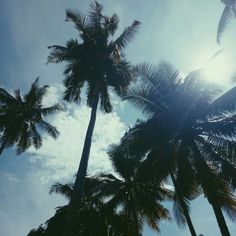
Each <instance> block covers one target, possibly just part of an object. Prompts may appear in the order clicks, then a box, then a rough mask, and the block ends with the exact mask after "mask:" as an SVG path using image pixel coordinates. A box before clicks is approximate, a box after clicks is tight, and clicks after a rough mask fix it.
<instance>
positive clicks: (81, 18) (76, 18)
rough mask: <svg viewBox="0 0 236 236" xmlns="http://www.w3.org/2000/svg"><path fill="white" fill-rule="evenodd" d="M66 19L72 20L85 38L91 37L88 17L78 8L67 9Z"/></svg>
mask: <svg viewBox="0 0 236 236" xmlns="http://www.w3.org/2000/svg"><path fill="white" fill-rule="evenodd" d="M66 20H67V21H72V22H73V23H74V25H75V28H76V29H77V30H78V31H79V33H80V36H81V38H82V39H84V40H88V39H90V36H89V33H88V23H87V17H86V16H85V15H83V14H82V13H79V12H78V11H76V10H72V9H66Z"/></svg>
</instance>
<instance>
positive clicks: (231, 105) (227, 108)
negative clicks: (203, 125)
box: [207, 87, 236, 116]
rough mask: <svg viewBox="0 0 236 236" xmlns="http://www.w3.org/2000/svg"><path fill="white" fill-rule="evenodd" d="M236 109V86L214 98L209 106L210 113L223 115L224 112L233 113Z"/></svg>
mask: <svg viewBox="0 0 236 236" xmlns="http://www.w3.org/2000/svg"><path fill="white" fill-rule="evenodd" d="M235 110H236V87H233V88H231V89H230V90H228V91H227V92H225V93H224V94H222V95H221V96H220V97H218V98H217V99H216V100H214V101H213V102H212V103H211V104H210V105H209V106H208V107H207V112H208V114H209V115H212V116H214V115H221V114H224V113H231V112H233V111H235Z"/></svg>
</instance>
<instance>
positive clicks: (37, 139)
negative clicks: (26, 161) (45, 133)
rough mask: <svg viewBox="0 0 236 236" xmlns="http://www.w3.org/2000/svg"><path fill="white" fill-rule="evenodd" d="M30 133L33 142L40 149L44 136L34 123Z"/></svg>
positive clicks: (31, 125)
mask: <svg viewBox="0 0 236 236" xmlns="http://www.w3.org/2000/svg"><path fill="white" fill-rule="evenodd" d="M30 135H31V137H32V143H33V145H34V147H35V148H36V149H39V148H40V147H41V146H42V137H41V135H40V134H39V132H38V131H37V129H36V127H35V125H34V124H32V123H31V124H30Z"/></svg>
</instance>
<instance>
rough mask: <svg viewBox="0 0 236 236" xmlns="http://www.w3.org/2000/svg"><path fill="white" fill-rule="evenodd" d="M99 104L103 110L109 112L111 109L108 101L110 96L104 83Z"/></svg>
mask: <svg viewBox="0 0 236 236" xmlns="http://www.w3.org/2000/svg"><path fill="white" fill-rule="evenodd" d="M100 106H101V109H102V110H103V111H105V112H106V113H110V112H111V111H112V105H111V101H110V96H109V92H108V88H107V86H106V84H104V85H103V88H101V92H100Z"/></svg>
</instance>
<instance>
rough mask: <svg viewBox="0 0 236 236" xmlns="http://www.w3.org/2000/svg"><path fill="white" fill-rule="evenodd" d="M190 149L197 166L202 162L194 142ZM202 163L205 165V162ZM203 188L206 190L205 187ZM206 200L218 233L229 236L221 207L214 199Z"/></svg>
mask: <svg viewBox="0 0 236 236" xmlns="http://www.w3.org/2000/svg"><path fill="white" fill-rule="evenodd" d="M192 149H193V152H194V155H195V156H196V160H195V162H196V164H197V165H199V163H200V161H202V157H201V153H200V152H199V150H198V148H197V146H196V144H195V143H194V142H193V144H192ZM203 163H205V161H204V162H203ZM205 165H206V164H205ZM200 175H202V176H204V175H205V174H204V173H200ZM203 188H204V187H203ZM205 188H207V186H206V187H205ZM207 199H208V201H209V203H210V204H211V205H212V208H213V210H214V213H215V217H216V220H217V223H218V226H219V228H220V232H221V234H222V236H230V233H229V229H228V227H227V224H226V221H225V218H224V215H223V213H222V211H221V207H220V206H219V204H218V201H217V200H215V199H212V197H211V196H207Z"/></svg>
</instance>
